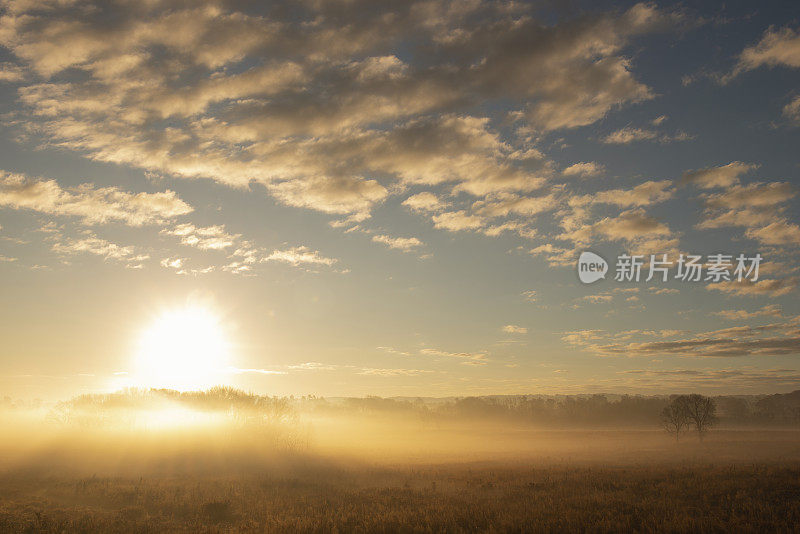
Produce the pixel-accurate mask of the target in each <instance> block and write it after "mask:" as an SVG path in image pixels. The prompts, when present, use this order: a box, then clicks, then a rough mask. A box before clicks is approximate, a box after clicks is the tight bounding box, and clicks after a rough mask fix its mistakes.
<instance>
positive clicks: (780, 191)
mask: <svg viewBox="0 0 800 534" xmlns="http://www.w3.org/2000/svg"><path fill="white" fill-rule="evenodd" d="M795 194H796V189H795V188H794V186H792V185H791V184H789V183H787V182H769V183H761V182H755V183H751V184H747V185H734V186H732V187H729V188H728V189H726V190H725V191H724V192H722V193H715V194H707V195H704V196H703V199H704V200H705V202H706V206H707V207H708V208H721V209H735V208H744V207H748V208H764V207H772V206H775V205H777V204H781V203H783V202H786V201H788V200H789V199H791V198H792V197H794V196H795Z"/></svg>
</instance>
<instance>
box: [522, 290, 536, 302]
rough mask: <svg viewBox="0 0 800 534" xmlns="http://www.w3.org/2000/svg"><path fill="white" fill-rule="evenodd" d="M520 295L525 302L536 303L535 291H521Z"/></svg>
mask: <svg viewBox="0 0 800 534" xmlns="http://www.w3.org/2000/svg"><path fill="white" fill-rule="evenodd" d="M521 294H522V297H523V298H524V299H525V300H527V301H528V302H536V299H537V293H536V291H535V290H533V289H528V290H527V291H523V292H522V293H521Z"/></svg>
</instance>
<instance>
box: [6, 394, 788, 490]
mask: <svg viewBox="0 0 800 534" xmlns="http://www.w3.org/2000/svg"><path fill="white" fill-rule="evenodd" d="M777 397H780V398H777ZM764 399H768V400H769V402H767V403H765V402H763V401H764ZM668 400H669V399H668V398H666V397H611V398H609V397H605V396H603V397H600V396H584V397H559V398H545V397H477V398H466V399H381V398H363V399H320V398H315V397H303V398H276V397H265V396H258V395H252V394H248V393H244V392H241V391H237V390H234V389H230V388H214V389H212V390H208V391H204V392H188V393H179V392H176V391H169V390H148V391H143V390H128V391H123V392H119V393H115V394H110V395H90V396H81V397H76V398H74V399H70V400H68V401H65V402H61V403H57V404H54V405H48V406H25V405H22V404H19V403H13V402H10V401H7V402H6V403H5V406H4V408H3V409H2V412H1V413H0V418H1V419H2V420H1V421H0V424H2V425H3V428H4V430H5V433H6V436H7V438H6V439H5V440H3V442H2V444H0V458H2V464H0V468H1V469H2V470H3V471H4V472H5V473H6V474H13V473H26V474H29V475H30V474H37V473H38V474H41V475H45V474H50V475H54V474H63V475H75V476H172V475H191V474H196V475H209V474H210V475H242V474H252V473H272V474H274V475H278V476H289V475H291V474H293V473H294V474H296V473H298V472H305V473H309V472H316V471H319V472H321V473H322V472H325V471H327V470H330V469H334V470H336V469H344V468H347V469H360V468H363V469H369V468H371V467H375V466H398V465H425V464H459V463H484V464H489V463H519V462H524V463H525V464H527V465H606V466H619V465H640V464H678V465H688V464H692V463H702V462H731V463H737V462H749V461H756V460H763V461H769V460H776V461H782V460H789V459H791V460H795V459H797V458H798V456H800V453H798V450H797V449H798V448H797V443H798V441H799V440H800V429H798V424H797V422H796V421H793V420H791V417H789V418H788V419H785V420H784V419H781V418H776V417H766V416H765V415H764V414H763V413H762V414H761V416H759V417H756V415H753V414H758V413H760V412H758V411H757V410H752V411H751V412H746V411H742V410H741V408H742V406H744V407H749V406H753V407H757V406H761V408H764V407H765V406H767V405H769V406H773V407H774V406H782V408H781V412H780V413H789V414H791V413H792V412H791V410H788V411H787V410H786V409H784V408H786V406H783V404H786V403H788V404H787V405H791V403H792V402H795V401H796V400H797V395H795V394H789V395H784V396H772V397H753V398H744V397H743V398H740V399H739V401H741V402H736V403H733V402H728V404H730V405H734V404H735V405H736V407H737V410H738V411H735V413H734V411H729V412H725V411H724V410H723V411H721V412H720V416H719V421H718V423H717V425H716V426H715V427H714V428H712V430H710V431H709V432H707V433H706V434H705V435H703V436H699V435H694V434H692V433H691V432H686V433H685V434H684V435H682V436H679V438H680V439H679V440H676V439H675V437H673V436H672V435H670V434H668V433H667V432H666V431H665V430H664V429H663V428H662V427H661V426H660V424H659V419H658V414H659V410H660V409H661V408H662V407H663V406H664V405H665V404H666V403H667V402H668ZM723 400H724V399H717V402H718V403H719V404H720V405H721V406H723V407H724V406H725V402H723ZM782 403H783V404H782ZM748 414H749V415H748ZM701 438H702V439H701Z"/></svg>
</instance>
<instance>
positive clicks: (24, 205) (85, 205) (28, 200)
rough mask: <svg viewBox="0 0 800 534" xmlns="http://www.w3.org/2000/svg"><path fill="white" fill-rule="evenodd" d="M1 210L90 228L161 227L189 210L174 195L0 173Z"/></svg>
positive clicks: (173, 193)
mask: <svg viewBox="0 0 800 534" xmlns="http://www.w3.org/2000/svg"><path fill="white" fill-rule="evenodd" d="M0 206H2V207H8V208H13V209H27V210H32V211H38V212H40V213H45V214H48V215H63V216H72V217H79V218H80V219H81V221H82V222H83V223H84V224H87V225H93V224H101V223H105V222H109V221H119V222H123V223H125V224H128V225H130V226H141V225H144V224H160V223H163V222H165V221H167V220H170V219H173V218H175V217H178V216H179V215H185V214H187V213H190V212H191V211H192V207H191V206H189V205H188V204H187V203H186V202H184V201H183V200H181V199H180V198H178V196H177V195H176V194H175V192H174V191H170V190H167V191H164V192H160V193H129V192H127V191H122V190H120V189H118V188H116V187H102V188H96V187H94V186H92V185H91V184H82V185H79V186H77V187H72V188H68V189H64V188H62V187H61V186H60V185H59V184H58V183H57V182H56V181H55V180H45V179H33V178H28V177H26V176H23V175H21V174H11V173H7V172H5V171H0Z"/></svg>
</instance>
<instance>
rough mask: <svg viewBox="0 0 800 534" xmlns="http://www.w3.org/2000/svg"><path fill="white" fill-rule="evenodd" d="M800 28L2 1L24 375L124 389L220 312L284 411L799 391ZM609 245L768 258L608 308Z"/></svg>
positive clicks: (1, 373) (798, 14) (2, 128)
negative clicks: (138, 354)
mask: <svg viewBox="0 0 800 534" xmlns="http://www.w3.org/2000/svg"><path fill="white" fill-rule="evenodd" d="M799 19H800V10H798V9H797V7H796V6H792V5H791V3H785V4H780V5H778V4H777V3H776V4H775V5H772V6H754V5H752V4H749V3H740V4H726V5H725V6H720V5H710V4H709V5H706V4H666V3H653V4H643V3H618V4H610V3H609V4H602V5H600V4H597V3H589V4H582V3H573V4H570V5H569V7H568V8H566V7H561V6H556V7H554V4H535V3H509V2H481V1H477V0H463V1H454V2H451V1H445V0H430V1H424V2H411V3H409V2H398V3H381V4H380V5H375V4H373V3H372V2H359V1H352V2H343V1H322V2H311V1H309V2H300V3H297V4H293V7H292V8H288V7H286V6H282V5H280V4H278V5H276V6H274V7H273V8H270V9H268V10H266V9H265V10H262V11H257V10H254V9H252V6H247V5H245V4H242V3H239V2H201V3H197V2H180V1H165V2H160V1H158V2H156V1H154V2H150V3H147V4H140V3H136V2H125V1H115V2H108V3H103V4H102V5H100V4H97V5H93V4H91V3H85V2H77V1H76V2H73V1H66V2H51V1H33V0H32V1H26V2H21V1H18V2H2V18H0V63H1V64H0V92H1V93H2V97H3V98H2V100H1V101H0V108H1V109H2V110H1V111H0V119H1V120H0V156H1V157H2V159H1V160H0V161H1V162H2V164H1V165H0V257H2V259H3V261H2V262H0V273H2V278H0V280H2V282H1V283H2V286H3V287H2V292H0V294H2V311H1V312H0V313H2V321H0V329H2V330H1V331H0V336H2V339H3V344H2V345H0V355H1V356H2V358H0V384H2V387H3V389H5V390H6V391H8V392H9V394H12V395H18V396H29V397H33V396H43V397H47V396H55V395H65V394H69V393H74V392H84V391H99V390H104V389H109V388H113V387H117V386H119V385H121V384H123V385H124V384H126V382H125V380H127V377H130V376H131V373H132V372H133V371H132V370H133V368H134V367H135V365H136V362H135V349H134V348H133V347H135V345H136V343H137V339H138V338H139V337H140V336H141V332H142V330H143V329H146V328H147V325H148V324H150V322H151V321H152V320H153V317H157V316H158V315H159V314H160V313H162V312H163V311H164V310H171V309H176V308H181V307H186V306H203V307H207V308H209V309H211V310H213V311H214V313H215V314H216V315H217V316H218V317H219V321H220V324H221V325H222V326H221V327H222V328H224V330H225V331H226V336H227V337H228V338H229V339H230V342H231V345H232V347H233V349H232V351H231V355H230V361H229V362H228V363H229V364H230V365H228V366H227V367H226V368H225V369H224V370H221V371H220V373H219V375H218V378H219V381H221V382H226V383H232V384H235V385H239V386H242V387H246V388H249V389H253V390H255V391H259V392H266V393H280V394H288V393H295V394H306V393H314V394H323V395H362V394H380V395H459V394H460V395H465V394H482V393H558V392H563V393H577V392H604V391H613V392H635V393H665V392H673V391H689V390H693V391H694V390H697V391H704V392H709V393H754V392H776V391H790V390H793V389H797V385H798V384H799V383H800V370H798V367H797V363H796V362H797V355H798V353H800V322H798V321H799V319H798V317H800V316H798V314H800V309H799V308H798V306H797V304H796V300H797V287H798V283H799V282H798V267H797V260H798V245H800V226H798V213H800V210H798V206H799V205H798V198H797V193H798V191H797V182H798V178H797V175H798V171H799V170H800V169H799V167H798V163H800V162H798V159H797V156H796V152H797V148H796V147H797V146H800V144H799V143H798V141H800V128H798V126H799V125H800V92H798V87H799V86H800V84H799V83H798V82H800V33H798V32H800V26H798V20H799ZM586 249H591V250H594V251H596V252H599V253H601V254H602V255H603V256H604V257H606V258H608V259H609V260H610V261H612V263H613V260H614V259H615V258H616V256H617V255H618V254H621V253H623V252H627V253H633V254H642V255H645V256H648V255H649V254H662V253H668V254H669V255H670V258H671V259H673V260H675V259H677V258H678V256H679V255H680V254H681V253H683V254H688V253H693V254H702V255H710V254H714V253H727V254H734V255H737V254H739V253H746V254H748V255H752V254H755V253H760V254H761V255H762V256H763V257H764V258H765V261H764V264H763V265H762V271H761V273H760V280H759V281H758V282H757V283H747V282H729V283H722V284H720V285H713V284H710V283H705V282H699V283H688V282H679V281H675V280H671V281H670V282H667V283H658V284H655V283H645V282H640V283H629V284H621V283H617V282H614V281H613V280H611V279H607V280H605V281H601V282H598V283H596V284H593V285H590V286H585V285H582V284H581V283H580V282H579V281H578V279H577V276H576V271H575V261H576V260H577V256H578V254H579V253H580V252H581V251H582V250H586ZM612 268H613V266H612ZM134 385H136V384H135V383H134Z"/></svg>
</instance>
